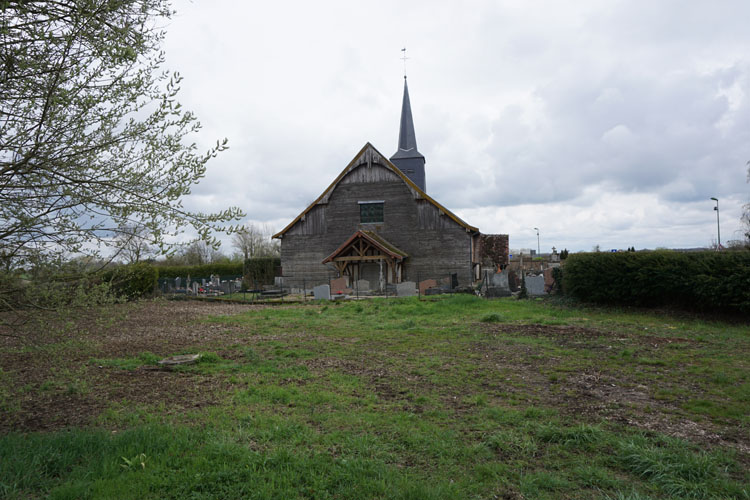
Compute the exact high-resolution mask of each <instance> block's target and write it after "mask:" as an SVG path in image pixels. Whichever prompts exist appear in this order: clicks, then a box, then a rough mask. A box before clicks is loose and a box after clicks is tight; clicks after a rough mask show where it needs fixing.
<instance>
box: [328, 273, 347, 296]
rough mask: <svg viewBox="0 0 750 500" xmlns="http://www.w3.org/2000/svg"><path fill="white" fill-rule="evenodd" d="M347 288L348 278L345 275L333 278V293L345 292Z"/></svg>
mask: <svg viewBox="0 0 750 500" xmlns="http://www.w3.org/2000/svg"><path fill="white" fill-rule="evenodd" d="M346 288H347V287H346V278H344V277H343V276H342V277H341V278H336V279H335V280H331V293H333V294H337V293H340V292H343V291H344V290H345V289H346Z"/></svg>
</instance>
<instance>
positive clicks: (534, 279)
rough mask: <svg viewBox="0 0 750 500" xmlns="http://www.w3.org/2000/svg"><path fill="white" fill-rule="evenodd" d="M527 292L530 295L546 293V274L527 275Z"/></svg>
mask: <svg viewBox="0 0 750 500" xmlns="http://www.w3.org/2000/svg"><path fill="white" fill-rule="evenodd" d="M526 292H527V293H528V294H529V295H545V294H546V293H547V292H545V291H544V276H526Z"/></svg>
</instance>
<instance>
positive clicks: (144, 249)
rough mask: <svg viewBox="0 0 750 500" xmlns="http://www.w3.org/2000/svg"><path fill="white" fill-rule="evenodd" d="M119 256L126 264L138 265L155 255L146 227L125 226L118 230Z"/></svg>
mask: <svg viewBox="0 0 750 500" xmlns="http://www.w3.org/2000/svg"><path fill="white" fill-rule="evenodd" d="M115 240H116V241H117V247H118V250H117V254H118V255H119V256H121V257H122V260H124V261H125V263H126V264H137V263H138V262H140V261H141V259H143V258H144V257H146V256H147V255H150V254H152V253H153V246H152V245H151V243H150V235H149V233H148V230H147V229H146V228H145V227H144V226H136V225H133V224H123V225H122V226H121V227H119V228H118V234H117V236H116V238H115Z"/></svg>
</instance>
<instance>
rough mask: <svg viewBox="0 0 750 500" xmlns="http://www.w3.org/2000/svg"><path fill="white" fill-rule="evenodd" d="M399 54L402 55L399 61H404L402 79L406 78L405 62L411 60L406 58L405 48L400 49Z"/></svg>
mask: <svg viewBox="0 0 750 500" xmlns="http://www.w3.org/2000/svg"><path fill="white" fill-rule="evenodd" d="M401 52H403V53H404V55H403V56H402V57H401V60H402V61H404V79H405V78H406V60H407V59H411V58H410V57H406V47H404V48H403V49H401Z"/></svg>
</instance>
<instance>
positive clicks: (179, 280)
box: [174, 276, 182, 289]
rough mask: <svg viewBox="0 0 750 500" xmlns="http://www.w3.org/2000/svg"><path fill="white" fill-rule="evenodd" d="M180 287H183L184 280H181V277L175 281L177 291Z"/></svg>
mask: <svg viewBox="0 0 750 500" xmlns="http://www.w3.org/2000/svg"><path fill="white" fill-rule="evenodd" d="M180 285H182V278H180V277H179V276H177V277H176V278H175V279H174V287H175V288H177V289H179V288H180Z"/></svg>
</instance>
